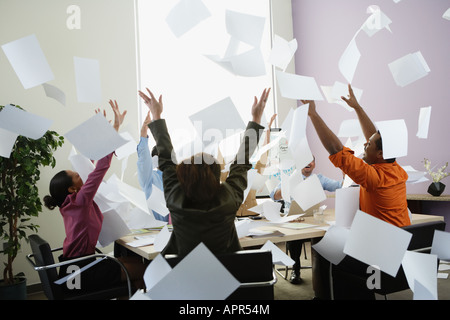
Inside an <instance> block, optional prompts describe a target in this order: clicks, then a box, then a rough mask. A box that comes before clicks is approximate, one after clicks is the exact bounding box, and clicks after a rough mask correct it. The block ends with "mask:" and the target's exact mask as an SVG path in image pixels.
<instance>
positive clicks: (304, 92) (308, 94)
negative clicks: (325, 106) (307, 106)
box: [275, 70, 324, 101]
mask: <svg viewBox="0 0 450 320" xmlns="http://www.w3.org/2000/svg"><path fill="white" fill-rule="evenodd" d="M275 74H276V77H277V83H278V86H279V87H280V93H281V95H282V96H283V97H285V98H288V99H294V100H316V101H321V100H324V99H323V96H322V94H321V93H320V90H319V87H318V86H317V83H316V80H315V79H314V78H312V77H307V76H301V75H297V74H292V73H287V72H283V71H280V70H275Z"/></svg>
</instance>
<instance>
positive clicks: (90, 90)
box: [73, 57, 102, 103]
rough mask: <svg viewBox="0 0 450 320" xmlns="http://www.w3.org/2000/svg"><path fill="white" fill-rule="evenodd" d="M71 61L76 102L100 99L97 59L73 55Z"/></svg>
mask: <svg viewBox="0 0 450 320" xmlns="http://www.w3.org/2000/svg"><path fill="white" fill-rule="evenodd" d="M73 63H74V68H75V84H76V87H77V98H78V102H88V103H98V102H100V101H101V100H102V88H101V81H100V64H99V62H98V60H95V59H87V58H79V57H73Z"/></svg>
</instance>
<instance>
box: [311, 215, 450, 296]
mask: <svg viewBox="0 0 450 320" xmlns="http://www.w3.org/2000/svg"><path fill="white" fill-rule="evenodd" d="M445 225H446V223H445V222H444V221H433V222H425V223H419V224H414V225H410V226H406V227H403V228H402V229H404V230H406V231H408V232H410V233H412V238H411V241H410V243H409V246H408V249H407V250H408V251H416V252H422V253H430V252H431V246H432V244H433V236H434V232H435V231H436V230H440V231H444V230H445ZM313 257H314V259H313V260H314V262H313V268H316V269H317V270H316V271H315V272H313V283H315V287H314V291H315V293H316V296H317V297H318V298H322V299H360V300H373V299H375V293H377V294H380V295H383V296H384V297H385V299H387V295H388V294H392V293H394V292H399V291H403V290H407V289H409V285H408V281H407V279H406V275H405V273H404V271H403V267H401V266H400V269H399V271H398V273H397V275H396V276H395V277H392V276H391V275H389V274H387V273H385V272H380V285H381V288H380V289H376V288H375V289H372V290H371V289H369V288H367V284H366V281H367V278H368V277H369V274H367V273H366V271H367V267H368V265H367V264H365V263H363V262H361V261H359V260H357V259H354V258H352V257H350V256H346V257H345V258H344V259H343V260H342V261H341V262H340V263H339V264H338V265H333V264H331V263H330V262H328V261H326V260H325V259H324V258H323V257H321V256H320V255H319V254H318V253H317V252H316V251H314V250H313ZM315 278H316V279H315ZM327 286H329V287H328V288H327Z"/></svg>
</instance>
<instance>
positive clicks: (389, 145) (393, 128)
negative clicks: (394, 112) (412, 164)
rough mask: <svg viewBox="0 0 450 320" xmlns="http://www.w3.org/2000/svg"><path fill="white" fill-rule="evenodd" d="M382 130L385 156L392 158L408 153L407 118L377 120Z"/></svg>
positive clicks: (377, 124) (377, 125)
mask: <svg viewBox="0 0 450 320" xmlns="http://www.w3.org/2000/svg"><path fill="white" fill-rule="evenodd" d="M375 126H376V127H377V129H378V130H380V134H381V138H382V144H383V158H384V159H391V158H398V157H403V156H406V155H407V154H408V129H407V128H406V123H405V120H403V119H400V120H388V121H379V122H375Z"/></svg>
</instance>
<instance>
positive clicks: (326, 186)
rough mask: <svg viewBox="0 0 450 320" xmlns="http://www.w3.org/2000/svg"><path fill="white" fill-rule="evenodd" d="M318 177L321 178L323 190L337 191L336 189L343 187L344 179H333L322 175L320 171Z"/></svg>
mask: <svg viewBox="0 0 450 320" xmlns="http://www.w3.org/2000/svg"><path fill="white" fill-rule="evenodd" d="M317 178H319V181H320V183H321V184H322V188H323V190H327V191H330V192H333V191H336V189H340V188H341V187H342V182H343V180H340V181H338V180H333V179H330V178H327V177H325V176H323V175H321V174H320V173H319V174H318V175H317Z"/></svg>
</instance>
